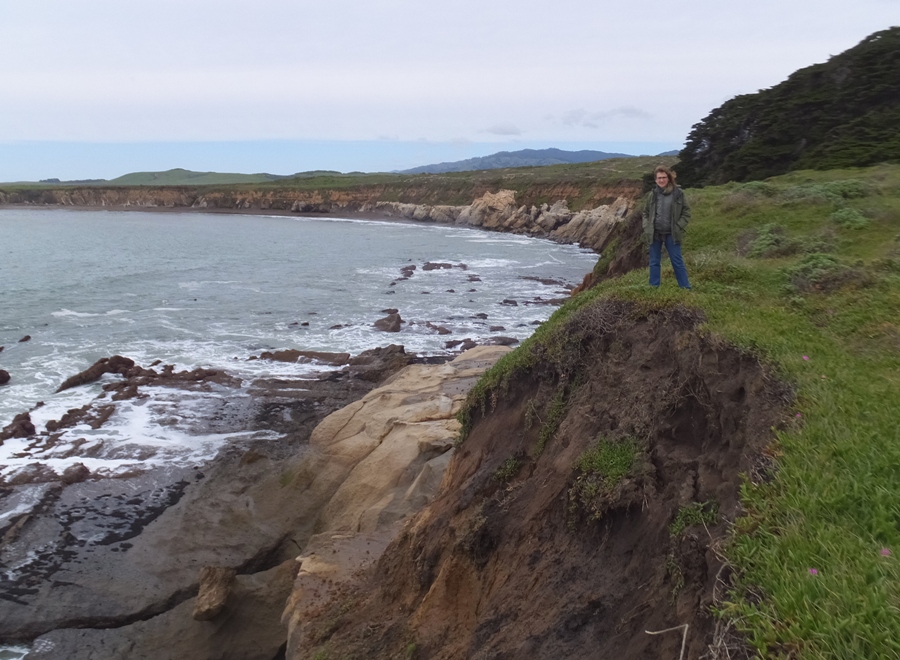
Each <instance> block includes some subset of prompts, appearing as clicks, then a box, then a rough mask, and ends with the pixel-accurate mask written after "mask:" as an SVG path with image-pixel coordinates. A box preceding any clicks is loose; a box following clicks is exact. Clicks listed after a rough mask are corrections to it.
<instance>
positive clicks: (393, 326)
mask: <svg viewBox="0 0 900 660" xmlns="http://www.w3.org/2000/svg"><path fill="white" fill-rule="evenodd" d="M402 323H405V321H404V320H403V319H402V318H400V315H399V314H388V315H387V316H385V317H384V318H383V319H378V320H377V321H375V323H374V324H373V325H374V326H375V328H376V329H378V330H382V331H384V332H400V324H402Z"/></svg>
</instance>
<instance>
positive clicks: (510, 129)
mask: <svg viewBox="0 0 900 660" xmlns="http://www.w3.org/2000/svg"><path fill="white" fill-rule="evenodd" d="M481 132H482V133H492V134H494V135H522V130H521V129H520V128H519V127H518V126H516V125H515V124H512V123H509V122H505V123H502V124H494V125H493V126H489V127H488V128H486V129H484V130H483V131H481Z"/></svg>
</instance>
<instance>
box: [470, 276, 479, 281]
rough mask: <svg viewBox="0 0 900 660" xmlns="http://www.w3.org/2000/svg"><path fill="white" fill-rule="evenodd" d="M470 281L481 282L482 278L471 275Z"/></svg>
mask: <svg viewBox="0 0 900 660" xmlns="http://www.w3.org/2000/svg"><path fill="white" fill-rule="evenodd" d="M469 281H470V282H480V281H481V278H480V277H478V275H469Z"/></svg>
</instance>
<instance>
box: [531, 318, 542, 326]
mask: <svg viewBox="0 0 900 660" xmlns="http://www.w3.org/2000/svg"><path fill="white" fill-rule="evenodd" d="M541 323H543V321H538V320H537V319H535V320H534V321H532V322H531V325H540V324H541Z"/></svg>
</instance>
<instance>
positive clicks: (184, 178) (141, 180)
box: [103, 168, 284, 186]
mask: <svg viewBox="0 0 900 660" xmlns="http://www.w3.org/2000/svg"><path fill="white" fill-rule="evenodd" d="M281 178H284V177H280V176H277V175H274V174H229V173H225V172H192V171H191V170H183V169H180V168H176V169H174V170H166V171H165V172H132V173H131V174H125V175H123V176H120V177H117V178H115V179H110V180H109V181H104V182H103V185H109V186H215V185H219V186H222V185H231V184H240V183H268V182H271V181H276V180H278V179H281Z"/></svg>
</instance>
